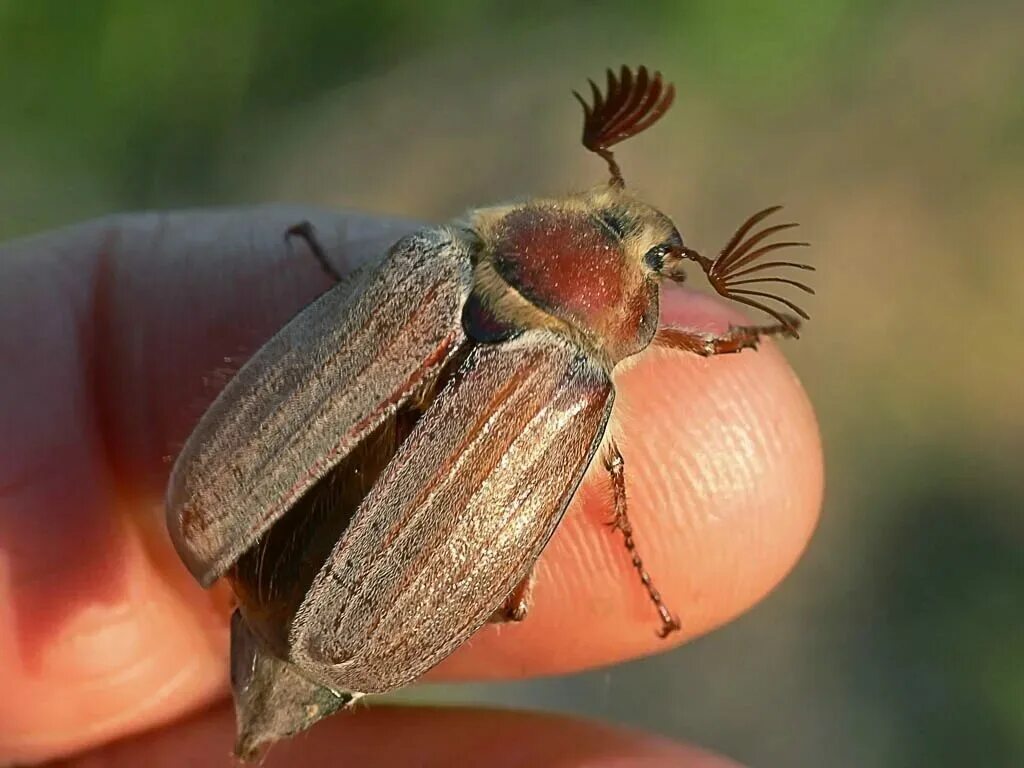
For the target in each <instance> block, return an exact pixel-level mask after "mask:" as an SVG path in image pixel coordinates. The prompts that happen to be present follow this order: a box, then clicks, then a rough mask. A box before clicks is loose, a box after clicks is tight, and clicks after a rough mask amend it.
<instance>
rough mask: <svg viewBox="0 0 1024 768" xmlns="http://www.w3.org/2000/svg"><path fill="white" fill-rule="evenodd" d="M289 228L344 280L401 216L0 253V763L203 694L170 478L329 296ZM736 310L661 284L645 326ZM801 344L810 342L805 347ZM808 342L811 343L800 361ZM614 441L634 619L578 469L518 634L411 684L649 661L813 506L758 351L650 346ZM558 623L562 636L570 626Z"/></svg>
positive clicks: (209, 219) (790, 393) (716, 603)
mask: <svg viewBox="0 0 1024 768" xmlns="http://www.w3.org/2000/svg"><path fill="white" fill-rule="evenodd" d="M306 218H309V219H311V220H312V221H313V223H314V225H315V226H316V227H317V229H318V232H319V234H320V237H321V239H322V241H323V242H324V244H325V246H326V247H327V249H328V252H329V254H330V255H331V258H332V259H333V260H334V263H335V264H337V265H338V266H339V268H341V269H342V270H347V269H351V268H352V267H353V266H354V265H356V264H358V263H360V262H362V261H365V260H366V259H368V258H371V257H373V256H375V255H378V254H380V253H382V252H383V250H384V249H385V248H386V246H387V245H388V244H390V243H391V242H393V241H394V240H395V239H396V237H397V236H399V235H400V234H402V233H404V232H408V231H410V229H411V228H412V225H410V224H409V223H406V222H398V221H395V222H387V221H381V220H374V219H369V218H366V217H360V216H356V215H343V214H325V213H322V212H316V211H307V210H302V209H295V208H282V207H268V208H262V209H256V210H251V209H250V210H246V211H224V212H213V213H210V212H207V213H191V214H188V213H182V214H166V215H157V214H151V215H144V216H135V217H122V218H116V219H107V220H102V221H99V222H93V223H90V224H86V225H82V226H80V227H77V228H72V229H70V230H65V231H62V232H57V233H51V234H49V235H46V236H42V237H40V238H35V239H32V240H28V241H21V242H19V243H14V244H12V245H11V246H9V247H7V248H6V249H5V250H4V251H3V253H2V254H0V274H2V276H3V279H0V328H3V329H4V330H3V334H2V336H0V360H3V361H4V363H5V365H7V364H8V362H9V363H10V370H12V371H16V372H17V374H16V375H15V376H9V377H4V378H2V379H0V680H3V681H4V689H5V694H6V695H4V696H3V697H0V763H3V762H5V761H8V760H11V759H18V760H31V759H41V758H45V757H51V756H55V755H60V754H68V753H70V752H72V751H75V750H78V749H83V748H86V747H88V746H91V745H94V744H99V743H102V742H103V741H106V740H109V739H111V738H115V737H117V736H121V735H124V734H128V733H132V732H135V731H138V730H141V729H143V728H146V727H149V726H151V725H154V724H157V723H161V722H166V721H168V720H170V719H173V718H175V717H178V716H180V715H181V714H183V713H185V712H188V711H190V710H193V709H195V708H196V707H199V706H202V705H204V704H206V703H207V702H209V701H211V700H212V699H214V698H216V697H218V696H220V695H222V694H223V692H224V690H225V685H226V675H227V664H226V651H227V638H226V622H227V616H228V606H227V596H226V595H225V593H224V590H223V588H217V589H214V590H212V591H210V592H204V591H202V590H201V589H199V587H198V586H197V585H196V584H195V583H194V582H193V581H192V580H191V578H190V577H189V576H188V574H187V573H186V571H185V569H184V567H183V566H182V565H181V564H180V563H179V562H178V560H177V557H176V555H175V554H174V552H173V550H172V549H171V548H170V545H169V541H168V538H167V534H166V531H165V530H164V527H163V508H162V499H163V493H164V487H165V485H166V480H167V474H168V472H169V469H170V462H171V459H172V457H173V456H174V455H176V453H177V451H178V450H179V449H180V446H181V445H182V443H183V442H184V440H185V438H186V437H187V435H188V433H189V432H190V430H191V429H192V427H193V426H194V424H195V422H196V420H197V419H198V418H199V416H200V415H201V414H202V412H203V410H204V409H205V407H206V406H207V405H208V404H209V402H210V401H211V400H212V399H213V397H214V396H215V395H216V394H217V392H218V391H219V389H220V388H221V387H222V386H223V384H224V383H225V382H226V380H227V379H228V378H229V377H230V375H231V373H232V372H233V371H234V370H236V369H237V368H238V366H239V365H241V363H243V362H244V361H245V359H246V358H247V357H248V356H249V355H250V354H252V352H253V351H255V349H257V348H258V347H259V346H260V345H261V344H262V343H263V342H264V341H266V339H267V338H268V337H269V336H270V335H272V334H273V333H274V332H275V331H276V330H277V329H278V328H280V326H281V325H282V324H283V323H285V322H286V321H287V320H288V319H289V318H290V317H291V316H292V315H293V314H294V313H295V312H296V311H297V310H299V309H300V308H301V307H302V306H303V305H304V304H306V303H307V302H308V301H310V300H311V299H312V298H314V297H315V296H316V295H318V294H319V293H320V292H322V291H323V290H325V289H326V288H327V287H329V286H330V281H329V279H328V278H327V277H326V275H324V273H323V272H322V271H321V270H320V268H319V267H318V265H317V264H316V262H315V261H314V260H313V259H312V258H311V257H309V256H308V254H307V253H306V252H305V251H304V250H303V248H304V246H302V244H301V243H294V242H293V243H291V244H290V245H287V244H286V243H285V242H284V240H283V237H282V233H283V232H284V231H285V229H287V227H288V226H290V225H291V224H294V223H296V222H297V221H300V220H302V219H306ZM741 320H742V316H741V315H738V314H735V313H734V312H733V311H732V310H731V309H729V308H726V307H723V306H722V305H721V304H719V303H718V302H716V301H712V300H710V299H707V298H703V297H700V296H698V295H695V294H690V293H685V292H682V291H679V290H668V289H667V290H666V291H665V299H664V302H663V311H662V322H663V324H666V323H667V324H677V325H683V326H687V327H692V326H697V327H702V328H707V329H709V330H711V329H723V328H725V327H726V326H727V325H728V323H729V322H739V321H741ZM806 336H807V337H809V338H812V337H813V334H812V333H811V332H808V334H806ZM804 343H809V342H804ZM617 386H618V392H619V394H618V400H617V403H616V409H615V414H614V416H613V425H612V434H613V435H614V436H615V439H616V440H617V442H618V444H619V447H620V449H621V451H622V453H623V456H624V457H625V462H626V482H627V489H628V494H629V503H630V515H631V517H632V521H633V526H634V529H635V532H636V541H637V545H638V547H639V548H640V552H641V553H642V555H643V557H644V559H645V563H646V564H647V566H648V570H649V571H650V572H651V574H652V576H653V578H654V579H655V583H656V585H657V586H658V588H659V589H660V590H661V592H662V594H663V596H664V598H665V600H666V602H668V604H669V606H670V607H671V608H672V609H673V610H674V611H676V612H677V613H678V615H679V617H680V619H681V620H682V624H683V631H682V632H681V633H676V634H675V635H673V636H671V637H670V638H669V639H668V640H665V641H662V640H659V639H658V638H657V637H656V635H655V630H656V629H657V628H658V621H657V616H656V614H655V613H654V610H653V608H652V606H651V604H650V603H649V602H648V600H647V598H646V595H645V593H644V592H643V590H642V589H641V587H640V584H639V581H638V579H637V576H636V574H635V572H634V571H633V570H632V568H631V566H630V563H629V559H628V557H627V555H626V552H625V550H624V548H623V546H622V543H621V537H620V536H619V535H618V534H617V533H615V532H614V531H612V530H610V529H608V528H607V527H606V526H605V525H603V523H605V522H607V521H608V520H609V519H610V504H609V500H610V499H609V490H608V486H607V481H606V478H605V477H604V476H603V475H602V473H601V471H600V469H601V466H600V462H595V465H594V467H593V468H592V471H591V472H590V473H589V474H588V477H587V480H586V482H585V484H584V486H583V487H582V488H581V489H580V491H579V492H578V494H577V497H576V499H575V500H574V502H573V505H572V506H571V508H570V510H569V512H568V513H567V516H566V520H565V522H564V523H563V524H562V526H561V527H560V528H559V531H558V532H557V533H556V535H555V537H554V539H553V540H552V542H551V544H550V545H549V547H548V548H547V550H546V551H545V553H544V555H543V556H542V558H541V561H540V563H539V564H538V569H539V570H538V576H539V578H538V580H537V585H536V589H535V592H534V602H533V606H532V608H531V612H530V615H529V617H528V618H527V620H526V621H524V622H523V623H522V624H519V625H515V626H504V627H500V628H494V627H489V628H486V629H484V630H483V631H481V632H480V633H478V635H477V636H475V637H474V638H473V639H472V640H471V641H470V642H469V643H467V644H466V646H464V647H463V648H462V649H460V650H459V651H458V652H457V653H456V654H454V655H453V656H452V657H451V658H450V659H449V660H447V661H446V662H445V663H443V664H442V665H441V666H440V667H439V668H438V669H437V670H435V672H434V673H433V675H432V676H433V677H434V678H435V679H436V678H440V677H443V678H447V679H462V678H486V677H516V676H523V675H536V674H550V673H557V672H565V671H569V670H574V669H580V668H584V667H590V666H594V665H599V664H606V663H611V662H614V661H617V660H620V659H625V658H629V657H632V656H636V655H640V654H645V653H652V652H656V651H660V650H665V649H668V648H670V647H672V646H673V645H674V644H677V643H679V642H682V641H683V640H684V639H686V638H688V637H693V636H695V635H699V634H701V633H703V632H707V631H708V630H710V629H712V628H713V627H715V626H718V625H719V624H721V623H723V622H726V621H728V620H730V619H731V618H733V617H734V616H736V615H737V614H739V613H741V612H742V611H744V610H746V609H747V608H748V607H749V606H750V605H752V604H753V603H754V602H756V601H757V600H758V599H760V598H761V597H762V596H764V595H765V594H766V593H767V592H768V591H769V590H770V589H771V588H772V587H773V586H774V585H775V584H777V583H778V581H779V580H780V579H781V578H782V577H783V576H784V574H785V573H786V572H787V571H788V570H789V569H790V568H791V566H792V564H793V563H794V562H795V560H796V559H797V557H798V556H799V554H800V552H801V551H802V550H803V548H804V546H805V545H806V542H807V540H808V538H809V536H810V534H811V531H812V530H813V527H814V524H815V521H816V519H817V514H818V511H819V508H820V503H821V495H822V483H823V481H822V463H821V451H820V445H819V439H818V432H817V426H816V423H815V420H814V416H813V412H812V411H811V408H810V406H809V404H808V402H807V399H806V396H805V395H804V392H803V390H802V389H801V387H800V385H799V383H798V382H797V380H796V378H795V376H794V374H793V373H792V371H791V370H790V369H789V368H788V366H787V365H786V363H785V361H784V360H783V358H782V356H781V355H780V353H779V352H778V350H777V348H775V347H774V346H773V345H771V344H765V345H764V346H763V347H762V349H761V350H759V351H758V352H744V353H742V354H739V355H733V356H729V357H723V358H715V359H703V358H697V357H694V356H690V355H686V354H684V353H681V352H675V351H663V350H651V351H649V352H648V353H646V354H645V355H643V356H642V358H641V359H639V360H638V361H637V362H636V364H635V365H633V366H631V367H630V368H629V369H628V370H626V371H623V372H622V374H621V375H620V376H618V379H617ZM567 628H570V629H567Z"/></svg>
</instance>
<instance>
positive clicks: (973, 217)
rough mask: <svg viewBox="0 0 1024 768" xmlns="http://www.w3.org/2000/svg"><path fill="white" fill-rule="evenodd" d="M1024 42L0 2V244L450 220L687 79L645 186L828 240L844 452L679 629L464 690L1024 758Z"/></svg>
mask: <svg viewBox="0 0 1024 768" xmlns="http://www.w3.org/2000/svg"><path fill="white" fill-rule="evenodd" d="M1022 39H1024V8H1022V7H1021V6H1020V4H1019V3H1010V2H999V0H989V1H988V2H982V3H975V4H972V5H970V6H967V5H962V4H956V3H952V2H930V3H926V2H920V1H918V2H911V1H904V2H898V3H881V2H866V3H853V2H848V1H844V0H819V1H818V2H812V3H803V4H797V3H790V4H753V3H742V2H737V1H735V0H728V1H726V2H712V1H711V0H700V1H699V2H690V3H676V2H664V1H663V2H654V3H647V4H643V5H642V6H638V7H635V8H624V7H622V4H616V3H611V2H588V3H584V2H570V1H568V0H561V1H560V2H556V3H548V4H545V5H544V6H539V5H537V6H532V5H531V6H525V5H517V6H514V7H512V6H509V5H507V4H502V3H498V2H480V3H469V2H465V1H464V0H445V1H444V2H436V3H432V4H420V3H413V2H394V1H392V2H378V3H356V2H337V3H331V4H323V3H313V2H295V3H289V4H285V3H273V2H269V1H264V2H242V1H241V0H224V1H222V2H216V3H200V2H197V1H196V0H188V1H187V2H179V3H175V4H173V5H172V4H155V3H146V4H141V3H132V2H128V1H127V0H107V1H106V2H99V1H94V2H80V3H74V4H72V3H63V2H55V1H54V0H37V1H36V2H33V3H14V2H7V3H3V2H0V168H2V169H3V172H2V173H0V212H2V214H0V238H7V237H12V236H15V235H18V234H22V233H27V232H30V231H33V230H37V229H42V228H45V227H52V226H58V225H61V224H64V223H68V222H71V221H74V220H78V219H81V218H85V217H89V216H94V215H100V214H103V213H106V212H110V211H118V210H125V209H138V208H146V207H167V206H180V205H190V206H191V205H201V204H203V205H206V204H220V203H224V204H228V203H239V202H246V201H259V200H266V199H289V200H293V201H300V202H311V203H320V204H329V205H337V206H347V207H355V208H362V209H368V210H377V211H382V212H389V213H396V214H401V215H408V216H418V217H422V218H425V219H448V218H451V217H452V216H453V215H457V214H458V213H460V212H461V211H462V210H463V209H465V208H467V207H470V206H473V205H478V204H481V203H487V202H493V201H499V200H501V199H504V198H507V197H514V196H521V195H524V194H529V193H542V194H556V193H558V192H560V191H564V190H565V189H567V188H575V187H582V186H585V185H587V184H589V183H592V182H595V181H597V180H599V179H600V178H601V169H600V167H599V164H597V163H595V161H594V160H593V158H591V157H589V156H587V154H586V153H584V152H582V151H580V150H579V149H578V148H577V145H576V141H577V140H578V138H577V132H578V106H577V105H576V104H575V102H574V101H572V99H571V98H568V91H569V89H571V88H573V87H578V86H579V85H580V84H581V82H582V81H583V78H585V77H586V76H588V75H589V76H594V75H596V74H599V73H600V72H601V71H602V70H603V68H604V67H605V66H608V65H615V64H618V63H620V62H630V63H639V62H645V63H648V64H650V65H654V66H657V67H658V68H659V69H661V70H662V71H663V72H665V73H666V74H667V75H669V76H670V78H671V79H673V80H674V81H675V82H676V83H677V85H678V86H679V91H680V97H679V100H678V103H677V106H676V107H675V108H674V110H673V111H672V113H670V114H669V116H668V117H667V118H666V120H665V121H663V122H662V123H661V124H659V126H658V128H657V129H656V131H655V132H652V134H651V135H650V136H649V137H645V138H644V139H643V140H642V141H637V142H636V143H635V144H629V145H626V146H625V147H624V148H623V150H622V153H621V159H622V162H623V167H624V168H625V169H626V172H627V174H628V176H629V179H630V183H631V185H633V186H637V187H639V188H641V189H642V190H643V191H644V193H645V194H646V195H647V196H648V197H649V199H650V200H651V202H653V203H655V204H656V205H658V206H660V207H662V208H663V209H664V210H666V211H667V212H669V213H670V214H671V215H673V216H674V217H675V218H676V221H677V223H678V224H679V226H680V228H681V229H682V230H683V231H684V233H685V234H686V235H687V238H688V239H689V240H690V241H691V242H693V243H694V244H695V245H698V246H700V247H704V248H709V249H710V248H714V246H715V245H717V244H718V243H719V242H720V241H721V239H722V238H723V237H724V236H725V234H727V233H728V232H729V231H731V228H732V227H733V226H735V224H736V223H737V222H738V221H739V220H741V219H742V218H743V217H745V216H746V215H747V214H748V213H749V212H750V211H751V210H754V209H756V208H758V207H761V206H762V205H764V204H771V203H774V202H780V201H781V202H785V203H786V205H787V210H788V211H789V212H791V213H792V214H793V216H794V217H795V218H797V219H798V220H800V221H801V222H803V224H804V229H805V235H806V236H807V237H808V238H809V239H811V240H812V241H813V243H814V249H813V252H812V255H813V258H814V260H815V262H816V263H817V264H818V265H819V269H820V271H819V272H818V273H817V275H816V280H815V284H816V286H818V288H819V292H818V296H817V297H816V298H815V300H814V302H813V305H812V306H811V310H812V314H813V315H814V316H815V317H814V320H813V322H812V324H811V325H810V327H809V329H808V332H807V334H806V338H805V339H804V340H802V341H801V342H800V343H799V344H796V345H793V346H791V347H789V348H788V350H787V351H788V354H789V355H790V357H791V359H792V360H793V361H794V365H795V367H796V368H797V370H798V372H799V373H800V375H801V377H802V379H803V380H804V382H805V385H806V386H807V388H808V390H809V391H810V394H811V397H812V399H813V400H814V402H815V404H816V406H817V408H818V411H819V415H820V419H821V424H822V430H823V434H824V438H825V442H826V451H827V464H828V478H829V489H828V498H827V503H826V510H825V517H824V520H823V523H822V526H821V529H820V530H819V532H818V534H817V536H816V538H815V540H814V542H813V543H812V545H811V548H810V551H809V552H808V555H807V557H806V558H805V559H804V561H803V562H802V563H801V564H800V566H799V567H798V568H797V570H796V571H795V573H794V574H793V575H792V576H791V577H790V578H789V579H788V580H787V581H786V583H785V584H784V585H783V586H782V587H781V588H780V589H779V590H778V592H777V593H776V594H775V595H774V596H772V597H771V598H770V599H769V600H768V601H767V602H766V603H765V604H764V605H763V606H761V607H760V608H758V609H757V610H755V611H754V612H753V613H752V614H750V615H749V616H747V617H745V618H743V619H742V620H740V621H738V622H736V623H735V624H733V625H731V626H729V627H727V628H725V629H723V630H721V631H719V632H716V633H715V634H714V635H712V636H711V637H708V638H705V639H702V640H700V641H698V642H696V643H694V644H692V645H691V646H690V647H688V648H686V649H683V650H681V651H679V652H676V653H673V654H669V655H667V656H664V657H661V658H657V659H649V660H644V661H640V662H636V663H633V664H630V665H626V666H624V667H623V668H622V669H620V670H615V671H612V672H596V673H591V674H588V675H581V676H577V677H574V678H570V679H566V680H557V681H542V682H532V683H523V684H517V685H508V686H488V687H482V688H481V687H464V688H459V689H455V690H445V691H443V695H445V696H448V697H461V698H471V699H476V700H481V699H489V700H492V701H497V702H504V703H508V702H519V703H523V704H526V705H529V706H535V707H547V708H556V709H568V710H574V711H581V712H590V713H593V714H598V715H601V716H605V717H609V718H612V719H616V720H620V721H625V722H634V723H636V724H638V725H643V726H647V727H650V728H655V729H658V730H660V731H662V732H665V733H670V734H673V735H677V736H682V737H687V738H691V739H694V740H696V741H699V742H702V743H705V744H708V745H711V746H715V747H718V748H720V749H722V750H723V751H724V752H726V753H728V754H731V755H734V756H736V757H738V758H740V759H743V760H745V761H748V762H750V763H752V764H756V765H831V766H861V765H877V766H880V765H921V764H930V765H937V766H939V765H950V766H952V765H961V764H964V763H968V764H984V765H998V766H1002V765H1006V766H1010V765H1022V764H1024V642H1022V641H1024V626H1022V624H1021V617H1022V616H1024V604H1022V603H1024V557H1022V555H1024V514H1022V513H1024V477H1022V473H1021V471H1020V467H1021V461H1022V458H1024V391H1022V387H1021V386H1020V379H1021V374H1022V373H1024V303H1022V302H1021V295H1022V294H1021V291H1022V287H1024V260H1022V259H1021V258H1020V253H1021V245H1020V244H1021V243H1022V242H1024V217H1022V216H1021V211H1022V209H1024V173H1022V169H1024V100H1022V98H1021V94H1022V93H1024V46H1022V45H1021V40H1022ZM422 695H427V694H422ZM429 695H439V694H437V693H436V692H433V693H430V694H429Z"/></svg>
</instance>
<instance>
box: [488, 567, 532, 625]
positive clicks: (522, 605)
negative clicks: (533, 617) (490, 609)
mask: <svg viewBox="0 0 1024 768" xmlns="http://www.w3.org/2000/svg"><path fill="white" fill-rule="evenodd" d="M532 599H533V571H532V570H531V571H530V572H529V573H528V574H526V578H525V579H523V580H522V581H520V582H519V584H517V585H516V588H515V589H513V590H512V592H511V593H510V594H509V596H508V597H506V598H505V602H503V603H502V604H501V606H500V607H499V608H498V609H497V610H496V611H495V612H494V613H492V614H491V618H490V619H488V621H489V622H490V623H491V624H507V623H509V622H519V621H522V620H523V619H525V618H526V614H527V613H528V612H529V610H530V603H531V601H532Z"/></svg>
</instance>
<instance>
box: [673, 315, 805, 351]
mask: <svg viewBox="0 0 1024 768" xmlns="http://www.w3.org/2000/svg"><path fill="white" fill-rule="evenodd" d="M786 319H787V320H789V321H790V324H788V325H783V324H782V323H776V324H774V325H733V326H730V328H729V330H728V331H726V332H725V333H717V334H716V333H705V332H703V331H693V330H689V329H686V328H662V329H661V330H659V331H658V333H657V335H655V337H654V343H655V344H657V345H659V346H662V347H669V348H670V349H679V350H682V351H683V352H693V353H694V354H697V355H700V356H702V357H710V356H711V355H725V354H731V353H735V352H742V351H743V350H744V349H757V345H758V344H759V343H760V341H761V338H762V337H764V336H790V337H792V336H794V335H795V333H796V330H797V329H798V328H799V327H800V321H799V320H798V319H797V318H795V317H787V318H786Z"/></svg>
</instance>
